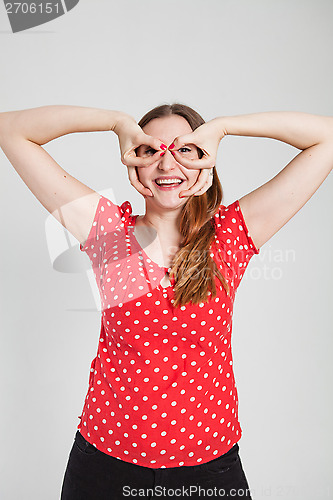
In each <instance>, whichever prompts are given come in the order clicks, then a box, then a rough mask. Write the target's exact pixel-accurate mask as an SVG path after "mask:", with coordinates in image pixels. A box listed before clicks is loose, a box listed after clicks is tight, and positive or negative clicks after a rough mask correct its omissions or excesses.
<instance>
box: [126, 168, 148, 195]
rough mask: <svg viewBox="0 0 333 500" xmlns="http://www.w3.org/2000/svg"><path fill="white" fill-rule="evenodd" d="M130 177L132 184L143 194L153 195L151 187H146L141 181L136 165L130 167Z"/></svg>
mask: <svg viewBox="0 0 333 500" xmlns="http://www.w3.org/2000/svg"><path fill="white" fill-rule="evenodd" d="M128 177H129V180H130V182H131V184H132V186H133V187H134V188H135V189H136V190H137V191H138V192H139V193H140V194H142V195H143V196H153V193H152V192H151V191H150V189H149V188H146V187H145V186H144V185H143V184H142V183H141V182H140V181H139V177H138V173H137V170H136V168H135V167H128Z"/></svg>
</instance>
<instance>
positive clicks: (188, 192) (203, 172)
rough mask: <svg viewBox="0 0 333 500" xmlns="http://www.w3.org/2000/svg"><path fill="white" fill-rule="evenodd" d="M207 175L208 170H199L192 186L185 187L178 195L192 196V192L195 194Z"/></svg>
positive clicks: (205, 180)
mask: <svg viewBox="0 0 333 500" xmlns="http://www.w3.org/2000/svg"><path fill="white" fill-rule="evenodd" d="M208 177H209V171H208V170H207V169H204V170H201V172H200V174H199V176H198V178H197V180H196V182H195V183H194V184H193V186H192V187H191V188H190V189H187V190H185V191H181V192H180V193H179V197H180V198H181V197H185V196H186V197H187V196H192V194H195V193H196V192H197V191H200V189H201V188H203V187H204V185H205V184H206V182H207V181H209V179H208Z"/></svg>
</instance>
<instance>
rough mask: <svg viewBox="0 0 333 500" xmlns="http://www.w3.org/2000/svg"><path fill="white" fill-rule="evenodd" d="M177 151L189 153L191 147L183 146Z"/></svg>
mask: <svg viewBox="0 0 333 500" xmlns="http://www.w3.org/2000/svg"><path fill="white" fill-rule="evenodd" d="M178 151H179V152H180V153H191V151H192V150H191V148H187V147H186V146H183V147H182V148H179V149H178Z"/></svg>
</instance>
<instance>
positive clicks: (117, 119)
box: [110, 111, 136, 135]
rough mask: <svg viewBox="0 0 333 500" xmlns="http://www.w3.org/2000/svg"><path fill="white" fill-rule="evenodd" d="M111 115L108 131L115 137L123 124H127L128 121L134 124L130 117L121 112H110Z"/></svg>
mask: <svg viewBox="0 0 333 500" xmlns="http://www.w3.org/2000/svg"><path fill="white" fill-rule="evenodd" d="M112 113H113V115H112V125H111V128H110V130H111V131H112V132H114V133H115V134H117V135H118V134H119V132H120V130H121V128H122V126H123V125H124V123H125V122H128V121H129V120H130V121H132V122H134V123H136V121H135V119H134V118H133V117H132V116H130V115H128V114H127V113H124V112H123V111H112Z"/></svg>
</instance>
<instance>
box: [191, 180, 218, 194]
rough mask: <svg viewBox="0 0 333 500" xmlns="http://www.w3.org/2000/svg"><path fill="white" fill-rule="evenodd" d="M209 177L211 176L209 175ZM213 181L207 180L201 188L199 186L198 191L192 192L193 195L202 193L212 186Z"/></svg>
mask: <svg viewBox="0 0 333 500" xmlns="http://www.w3.org/2000/svg"><path fill="white" fill-rule="evenodd" d="M210 177H211V176H210ZM212 184H213V182H212V181H210V182H209V180H208V181H207V182H206V184H205V185H204V187H203V188H201V189H200V190H199V191H197V192H196V193H194V196H201V195H202V194H204V193H205V192H206V191H208V189H209V188H210V187H211V186H212Z"/></svg>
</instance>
